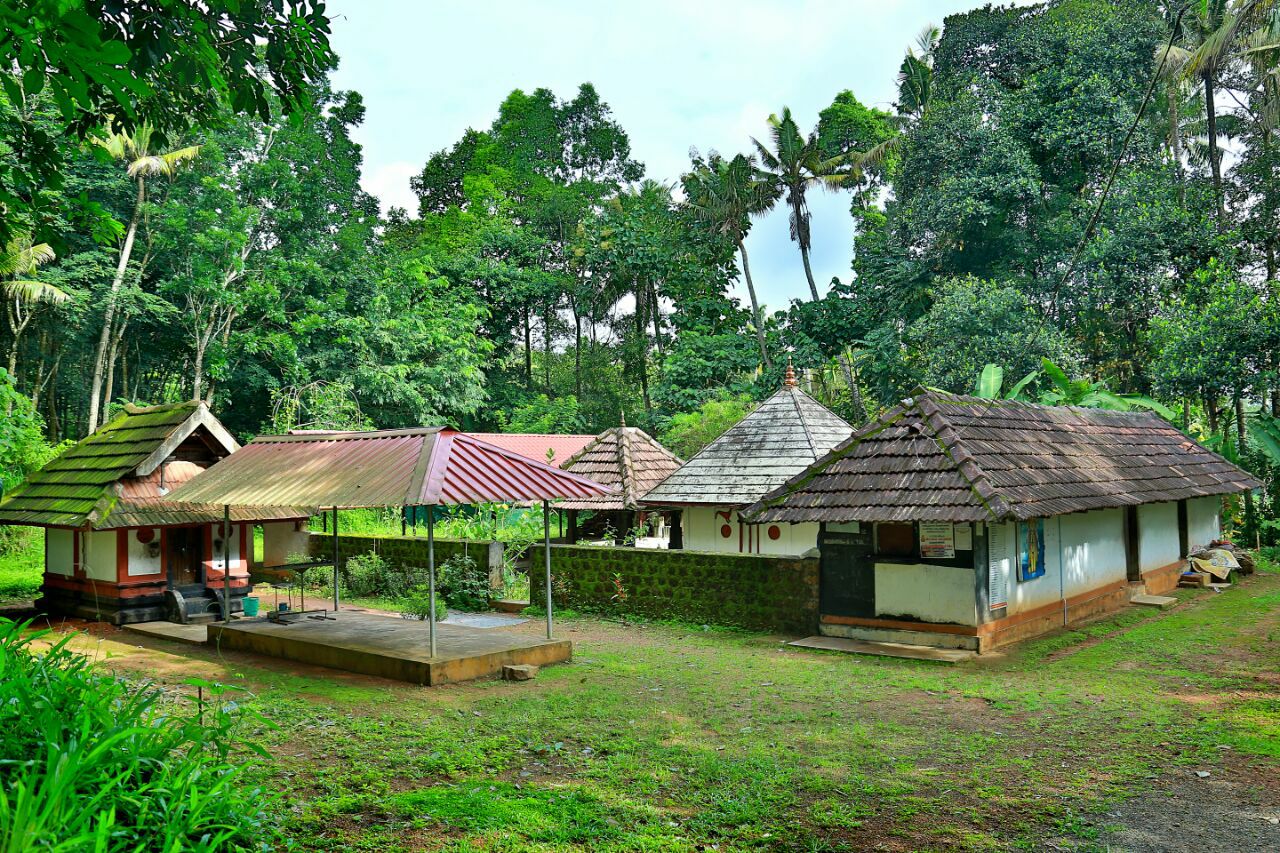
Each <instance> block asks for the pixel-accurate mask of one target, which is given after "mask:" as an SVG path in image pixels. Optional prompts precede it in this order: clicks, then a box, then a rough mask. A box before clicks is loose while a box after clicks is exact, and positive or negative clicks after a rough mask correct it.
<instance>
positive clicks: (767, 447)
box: [641, 385, 853, 506]
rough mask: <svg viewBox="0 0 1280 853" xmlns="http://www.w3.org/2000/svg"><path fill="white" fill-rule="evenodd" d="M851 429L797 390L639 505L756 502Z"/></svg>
mask: <svg viewBox="0 0 1280 853" xmlns="http://www.w3.org/2000/svg"><path fill="white" fill-rule="evenodd" d="M852 433H853V427H851V426H849V424H847V423H845V422H844V421H843V420H841V419H840V417H839V416H837V415H836V414H835V413H834V412H832V411H831V410H829V409H827V408H825V407H824V406H823V405H822V404H821V403H819V402H818V401H817V400H815V399H813V398H812V397H810V396H809V395H808V394H806V393H804V392H803V391H801V390H800V389H799V388H797V387H795V386H793V385H784V386H783V387H782V388H781V389H780V390H779V391H778V392H777V393H775V394H774V395H773V396H772V397H770V398H769V399H767V400H765V401H764V402H763V403H761V404H760V405H759V407H757V408H756V409H755V410H754V411H753V412H751V414H749V415H747V416H746V417H745V418H743V419H742V420H740V421H738V423H736V424H734V425H733V426H732V427H730V428H729V429H728V430H727V431H726V432H725V433H724V434H723V435H721V436H720V437H719V438H717V439H716V440H715V441H713V442H711V443H710V444H708V445H707V446H706V447H704V448H702V450H700V451H699V452H698V453H697V454H696V455H695V456H694V457H693V458H692V459H690V460H689V461H688V462H686V463H685V464H684V466H683V467H681V468H680V469H679V470H678V471H676V472H675V473H673V474H672V475H671V476H670V477H668V478H667V479H666V480H664V481H663V482H662V483H661V485H659V486H657V487H656V488H655V489H653V490H652V491H650V492H649V493H648V494H646V495H645V496H644V497H643V498H642V500H641V502H642V503H644V504H645V505H648V506H673V505H675V506H679V505H688V504H711V505H715V506H745V505H746V504H750V503H754V502H755V501H758V500H759V499H760V498H762V497H763V496H764V495H766V494H768V493H769V492H770V491H772V490H773V489H775V488H777V487H778V486H780V485H782V484H783V483H785V482H786V481H787V479H788V478H790V477H793V476H795V475H796V474H798V473H800V472H801V471H803V470H804V469H806V468H808V467H809V466H810V465H812V464H813V463H814V461H815V460H817V459H820V458H821V457H822V456H823V455H825V454H826V452H827V451H828V450H830V449H831V448H833V447H835V446H836V445H837V444H839V443H840V442H842V441H844V440H845V439H846V438H848V437H849V436H850V435H851V434H852Z"/></svg>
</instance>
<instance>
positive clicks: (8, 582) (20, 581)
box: [0, 538, 44, 604]
mask: <svg viewBox="0 0 1280 853" xmlns="http://www.w3.org/2000/svg"><path fill="white" fill-rule="evenodd" d="M42 541H43V538H42V539H40V540H37V541H36V544H35V546H33V547H30V548H25V549H23V550H20V551H16V552H14V553H11V554H0V604H7V603H9V602H12V601H21V600H24V599H27V600H30V599H32V598H34V597H35V596H36V595H37V594H39V591H40V580H41V576H42V575H43V573H44V550H43V547H42V546H41V545H40V544H39V543H40V542H42Z"/></svg>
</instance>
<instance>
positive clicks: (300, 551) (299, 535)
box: [262, 521, 311, 567]
mask: <svg viewBox="0 0 1280 853" xmlns="http://www.w3.org/2000/svg"><path fill="white" fill-rule="evenodd" d="M298 528H301V529H298ZM310 538H311V534H310V533H309V532H308V531H307V526H306V523H305V522H303V523H301V524H299V523H297V522H293V521H273V522H268V523H264V524H263V525H262V564H263V565H264V566H267V567H270V566H283V565H286V564H287V563H288V562H289V558H290V557H291V556H299V555H300V556H303V557H305V556H306V555H307V554H308V553H310V552H309V551H308V548H309V547H310V546H309V545H308V542H309V540H310Z"/></svg>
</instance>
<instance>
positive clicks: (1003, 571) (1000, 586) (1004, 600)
mask: <svg viewBox="0 0 1280 853" xmlns="http://www.w3.org/2000/svg"><path fill="white" fill-rule="evenodd" d="M1009 563H1010V560H1009V525H1007V524H988V525H987V602H988V604H987V606H988V607H989V608H990V609H991V610H999V609H1001V608H1003V607H1005V606H1007V605H1008V604H1009Z"/></svg>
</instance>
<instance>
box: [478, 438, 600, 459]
mask: <svg viewBox="0 0 1280 853" xmlns="http://www.w3.org/2000/svg"><path fill="white" fill-rule="evenodd" d="M467 435H469V436H472V437H473V438H478V439H480V440H481V441H483V442H485V443H486V444H492V445H494V446H495V447H501V448H503V449H504V450H510V451H511V452H512V453H519V454H520V455H521V456H524V457H525V458H527V459H532V460H534V461H535V462H547V463H548V464H550V465H559V466H560V467H564V463H565V462H567V461H568V460H569V458H570V457H572V456H576V455H577V454H579V453H581V452H582V448H584V447H586V446H587V445H588V444H590V443H591V442H593V441H595V440H596V437H595V436H594V435H577V434H569V435H557V434H554V433H540V432H469V433H467ZM548 450H550V451H551V453H552V456H551V458H550V459H548V458H547V451H548Z"/></svg>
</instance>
